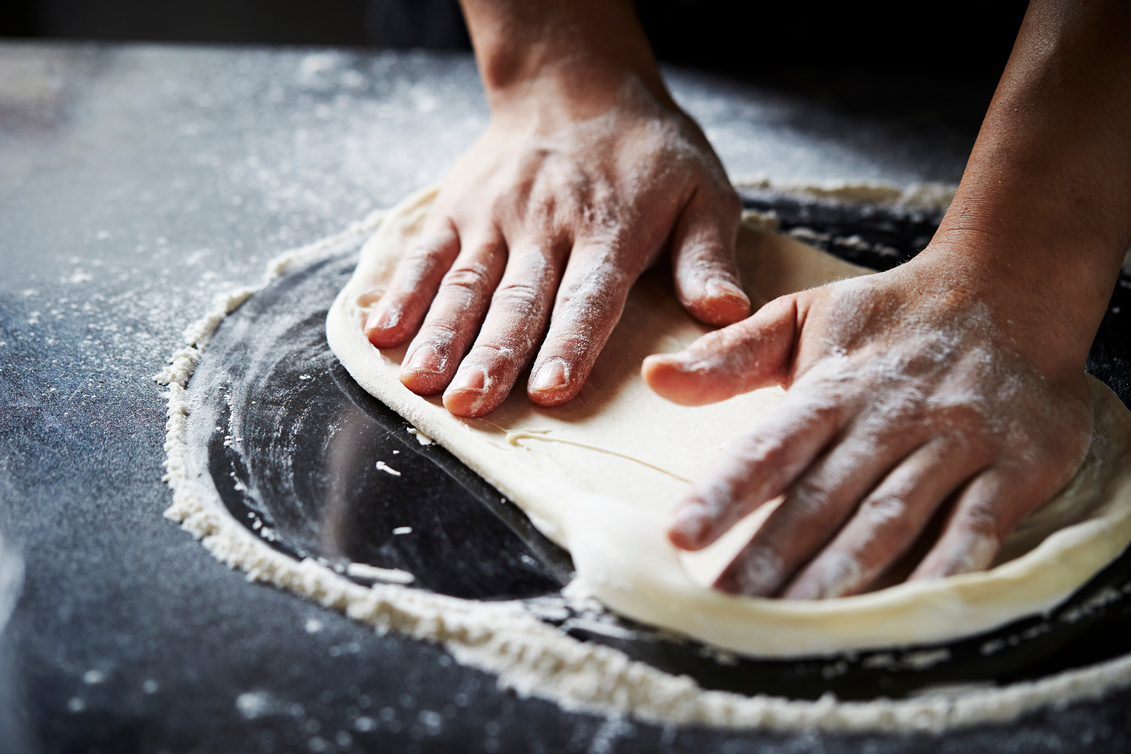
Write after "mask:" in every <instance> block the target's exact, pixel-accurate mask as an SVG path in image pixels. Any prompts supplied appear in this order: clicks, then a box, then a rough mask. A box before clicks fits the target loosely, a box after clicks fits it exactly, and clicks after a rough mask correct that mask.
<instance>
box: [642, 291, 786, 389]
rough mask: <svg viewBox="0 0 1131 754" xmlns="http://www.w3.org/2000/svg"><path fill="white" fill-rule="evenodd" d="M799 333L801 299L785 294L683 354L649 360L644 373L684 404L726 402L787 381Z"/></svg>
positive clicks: (647, 379) (651, 384)
mask: <svg viewBox="0 0 1131 754" xmlns="http://www.w3.org/2000/svg"><path fill="white" fill-rule="evenodd" d="M800 329H801V328H800V317H799V315H798V306H797V297H796V296H783V297H781V298H779V299H776V300H774V301H771V302H770V303H769V304H766V305H765V306H764V307H762V308H761V309H759V310H758V311H757V312H756V313H755V314H754V316H752V317H749V318H748V319H745V320H743V321H742V322H739V323H737V324H734V325H731V326H730V327H726V328H723V329H722V330H716V331H715V332H711V333H707V334H706V335H704V336H703V337H701V338H699V339H698V340H697V341H695V342H694V343H692V344H691V345H690V346H689V347H688V348H686V349H684V350H682V351H679V352H677V353H670V354H655V355H652V356H649V357H648V358H646V359H645V360H644V365H643V366H642V367H641V373H642V375H643V377H644V381H645V382H647V383H648V387H650V388H652V389H653V390H655V391H656V392H657V393H659V394H660V395H662V396H663V397H664V398H667V399H668V400H670V401H673V402H675V403H679V404H682V405H684V406H700V405H703V404H705V403H714V402H716V401H722V400H726V399H727V398H730V397H733V396H735V395H738V394H740V393H745V392H748V391H750V390H754V389H756V388H760V387H767V386H769V385H779V384H782V383H784V382H785V380H786V376H787V374H788V372H789V370H790V367H791V361H792V357H793V353H794V345H795V342H796V339H797V335H798V333H799V332H800Z"/></svg>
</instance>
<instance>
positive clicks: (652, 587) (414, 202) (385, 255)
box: [327, 191, 1131, 657]
mask: <svg viewBox="0 0 1131 754" xmlns="http://www.w3.org/2000/svg"><path fill="white" fill-rule="evenodd" d="M433 195H434V193H433V192H432V191H425V192H422V193H420V194H418V195H417V196H415V197H412V198H410V199H409V200H407V201H406V202H404V203H403V204H402V205H401V206H400V207H398V208H396V209H394V210H393V211H392V212H391V213H390V215H389V216H388V217H387V218H386V220H385V222H384V224H383V225H382V227H381V229H380V230H379V231H378V233H377V234H376V235H375V236H374V238H373V239H372V240H371V241H370V242H369V243H368V244H367V245H366V247H365V249H364V250H363V252H362V254H361V261H360V263H359V265H358V268H357V271H356V272H355V274H354V277H353V278H352V279H351V281H350V283H349V284H348V285H347V286H346V288H345V289H343V291H342V293H341V294H340V295H339V297H338V299H337V301H336V302H335V304H334V307H333V308H332V309H331V312H330V315H329V317H328V320H327V334H328V337H329V342H330V346H331V348H332V349H333V350H334V352H335V354H336V355H337V356H338V357H339V358H340V359H341V361H342V363H343V364H344V365H345V366H346V368H347V369H348V370H349V372H350V374H351V375H352V376H353V377H354V379H356V380H357V382H358V383H359V384H361V385H362V386H363V387H364V388H365V389H366V390H367V391H368V392H370V393H371V394H373V395H375V396H376V397H378V398H379V399H380V400H381V401H383V402H384V403H386V404H387V405H389V406H390V407H392V408H393V409H394V410H396V411H397V412H398V413H400V414H401V415H402V416H404V417H405V418H407V419H408V420H409V421H411V422H412V423H413V424H414V425H415V426H416V427H418V428H419V429H421V430H422V431H424V432H425V433H427V434H428V435H429V436H431V437H433V438H435V439H436V440H437V441H438V442H440V443H441V444H443V445H444V446H445V447H447V448H448V449H449V450H451V451H452V452H453V453H454V454H455V455H456V456H457V457H458V458H460V459H461V460H463V461H464V462H466V463H467V464H468V465H469V466H471V467H472V468H473V469H474V470H475V471H476V472H478V473H479V474H481V475H482V476H483V477H484V478H485V479H486V480H487V481H488V482H490V483H491V484H493V485H494V486H495V487H497V488H498V489H499V490H501V491H502V492H504V493H505V494H506V495H508V496H509V497H510V498H511V499H513V500H514V501H515V502H516V503H518V504H519V505H520V506H521V507H522V508H523V509H524V510H526V511H527V513H528V514H529V516H530V518H531V520H532V521H533V522H534V523H535V525H536V526H538V528H539V529H541V530H542V531H543V532H544V533H545V534H546V535H547V536H549V537H550V538H551V539H552V540H554V541H555V542H557V543H559V544H561V545H562V546H564V547H566V548H567V549H569V550H570V552H571V553H572V555H573V558H574V563H575V564H576V566H577V570H578V574H579V575H580V577H581V578H582V580H583V581H584V582H585V584H586V586H587V587H588V588H589V589H590V590H591V591H592V592H593V593H594V594H595V595H596V596H597V597H598V598H599V599H600V600H601V601H603V602H604V603H605V604H607V605H609V606H610V607H612V608H613V609H615V610H616V611H618V612H621V613H623V614H625V615H628V616H630V617H632V618H634V619H637V620H641V621H644V622H646V623H650V624H654V625H657V626H661V627H664V628H667V629H671V630H674V631H677V632H679V633H682V634H685V635H687V636H690V637H693V638H696V639H699V640H701V641H704V642H706V643H708V644H710V645H713V646H716V647H720V648H722V649H726V650H730V651H735V652H738V653H741V654H744V655H750V656H761V657H771V656H785V657H788V656H805V655H822V654H830V653H835V652H841V651H849V650H861V649H874V648H883V647H899V646H905V645H911V644H923V643H931V642H940V641H947V640H950V639H954V638H957V637H962V636H968V635H972V634H976V633H979V632H983V631H986V630H989V629H992V628H995V627H998V626H1001V625H1003V624H1006V623H1008V622H1010V621H1012V620H1015V619H1018V618H1021V617H1023V616H1027V615H1032V614H1037V613H1042V612H1045V611H1048V610H1049V609H1051V608H1052V607H1054V606H1055V605H1057V604H1059V603H1060V602H1062V601H1063V600H1064V599H1065V598H1066V597H1067V596H1068V595H1070V594H1071V593H1072V592H1073V591H1074V590H1075V589H1076V588H1078V587H1079V586H1081V585H1082V584H1084V583H1085V582H1087V581H1088V580H1089V579H1090V578H1091V577H1092V576H1093V575H1094V574H1095V573H1097V572H1098V571H1099V570H1100V569H1102V568H1103V567H1104V566H1105V565H1106V564H1107V563H1109V562H1110V561H1112V560H1113V559H1114V558H1115V557H1116V556H1117V555H1118V554H1119V553H1120V552H1121V551H1122V550H1123V548H1124V547H1125V545H1126V543H1127V541H1128V539H1129V538H1131V468H1128V465H1127V464H1126V463H1124V462H1123V461H1124V459H1126V458H1127V457H1128V448H1129V446H1131V414H1129V413H1128V411H1127V409H1126V408H1125V407H1124V406H1123V405H1122V403H1121V402H1120V401H1119V400H1118V398H1116V397H1115V396H1114V395H1113V394H1112V393H1111V392H1110V391H1109V390H1108V389H1107V388H1105V387H1104V386H1103V385H1102V384H1100V383H1099V382H1098V381H1094V380H1093V381H1092V383H1091V384H1092V392H1093V399H1094V403H1095V411H1096V429H1097V437H1098V438H1099V439H1098V440H1097V441H1096V442H1094V443H1093V446H1092V449H1091V451H1090V452H1089V456H1088V458H1087V460H1086V461H1085V463H1084V465H1083V467H1082V468H1081V471H1080V472H1079V473H1078V474H1077V476H1076V478H1075V479H1074V480H1073V482H1072V483H1071V484H1070V485H1069V487H1068V488H1067V489H1066V490H1065V492H1064V493H1062V495H1061V496H1060V497H1058V498H1056V499H1054V500H1053V501H1051V502H1050V503H1049V504H1048V505H1046V506H1045V507H1043V508H1042V509H1041V510H1040V511H1038V512H1037V513H1035V514H1034V515H1032V516H1031V517H1030V518H1029V519H1027V520H1026V521H1025V522H1023V523H1022V525H1021V526H1020V527H1019V528H1018V530H1017V532H1016V533H1015V534H1014V536H1013V537H1011V538H1010V540H1007V542H1006V543H1005V546H1004V547H1003V553H1008V554H1009V556H1010V557H1012V558H1013V559H1012V560H1009V561H1008V562H1005V563H1003V564H1001V565H998V566H997V567H995V568H993V569H992V570H990V571H989V572H986V573H978V574H968V575H963V576H957V577H952V578H949V579H944V580H939V581H933V582H917V583H913V584H902V585H899V586H895V587H891V588H888V589H884V590H880V591H877V592H873V593H870V594H866V595H860V596H855V597H848V598H842V599H835V600H825V601H819V602H784V601H778V600H767V599H757V598H748V597H735V596H730V595H724V594H721V593H718V592H715V591H713V590H710V589H708V588H706V587H705V586H703V585H701V583H698V581H697V580H696V579H693V578H692V577H691V575H689V570H694V568H693V567H688V566H687V565H686V564H685V562H683V561H684V560H687V559H686V558H684V559H682V560H681V556H680V555H679V554H678V553H677V551H676V550H675V549H674V548H673V547H672V546H671V545H670V544H669V543H668V542H667V539H666V536H665V534H664V527H665V524H666V519H667V512H668V510H669V509H670V507H671V505H673V504H674V503H675V502H676V501H677V500H678V499H679V497H680V495H681V494H682V492H683V491H684V490H685V489H686V486H687V484H688V483H689V481H690V480H691V479H693V478H695V477H697V476H699V475H700V474H701V473H703V471H704V470H705V469H706V468H707V467H708V466H709V465H710V462H711V460H712V459H713V458H714V457H715V456H716V455H717V454H718V453H720V452H721V451H722V449H723V448H724V447H725V446H726V445H727V443H728V442H730V441H731V440H733V439H735V438H736V437H738V436H739V435H740V434H742V433H744V432H745V431H746V430H748V429H749V427H750V426H752V425H753V424H754V422H755V421H756V417H757V416H759V415H760V414H761V413H763V412H764V411H765V410H767V409H768V408H769V407H772V406H773V405H774V404H775V403H776V402H777V401H778V400H780V398H781V396H782V391H780V390H779V389H776V388H774V389H766V390H759V391H755V392H752V393H749V394H747V395H743V396H738V397H736V398H732V399H730V400H728V401H725V402H722V403H718V404H714V405H711V406H705V407H694V408H689V407H680V406H676V405H674V404H670V403H668V402H667V401H664V400H663V399H661V398H659V397H658V396H656V395H654V394H653V393H651V391H649V390H648V388H647V387H646V386H645V385H644V384H643V382H642V381H641V379H640V377H639V365H640V362H641V361H642V360H643V358H644V356H646V355H648V354H651V353H657V352H667V351H674V350H678V349H680V348H682V347H684V346H686V345H687V344H688V343H690V342H691V341H693V340H694V339H695V338H697V337H698V336H699V335H701V334H702V333H703V332H704V331H705V330H704V329H703V327H702V326H700V325H699V324H697V323H696V322H694V321H693V320H692V319H691V318H690V317H689V316H687V315H686V314H685V313H684V312H683V311H682V309H681V308H680V307H679V305H678V303H677V302H676V301H675V299H674V297H673V296H672V295H671V293H670V291H669V290H667V289H666V287H665V285H664V284H663V281H662V277H661V276H659V275H649V276H646V277H645V278H643V279H642V280H641V281H640V282H639V283H638V284H637V286H636V287H635V288H634V289H633V292H632V295H631V296H630V299H629V302H628V304H627V306H626V307H625V312H624V315H623V316H622V319H621V323H620V325H619V326H618V327H617V329H616V331H615V332H614V333H613V336H612V338H611V339H610V342H609V344H608V346H607V347H606V348H605V350H604V352H603V354H602V356H601V358H600V359H599V360H598V362H597V365H596V367H595V368H594V371H593V373H592V375H591V377H590V379H589V382H588V383H587V384H586V387H585V388H584V389H583V390H582V392H581V394H580V395H579V396H578V398H577V399H576V400H575V401H573V402H571V403H570V404H568V405H566V406H563V407H558V408H554V409H543V408H539V407H536V406H534V405H533V404H531V403H530V402H529V401H528V400H527V399H526V397H525V395H523V393H522V391H521V390H519V391H516V392H515V394H513V395H512V396H511V398H509V399H508V401H507V402H506V403H505V404H504V405H503V406H502V407H501V408H500V409H498V410H497V411H495V412H493V413H492V414H490V415H489V416H487V417H485V418H483V419H476V420H463V419H457V418H455V417H452V416H451V415H450V414H448V413H447V411H446V410H444V408H443V406H442V404H441V403H440V401H439V399H438V398H430V399H426V398H421V397H419V396H416V395H414V394H412V393H411V392H410V391H408V390H407V389H406V388H404V387H403V386H402V385H401V384H400V382H399V380H398V378H397V375H398V370H399V363H400V359H401V357H402V356H403V352H404V349H403V348H399V349H386V350H385V351H378V350H377V349H375V348H373V347H372V346H371V345H370V344H369V343H368V341H367V340H366V339H365V337H364V334H363V333H362V329H361V327H362V326H361V323H362V321H363V316H364V310H363V308H362V307H361V305H359V301H360V302H372V301H373V300H374V299H375V297H374V295H373V294H374V292H375V291H376V292H379V291H380V290H381V288H382V286H383V284H384V281H387V280H388V279H389V277H390V276H391V274H392V271H393V269H394V267H395V264H396V261H397V259H398V258H399V256H400V254H401V253H403V252H404V251H405V250H407V248H408V247H409V245H410V244H411V243H412V239H413V237H414V234H415V233H416V232H417V231H418V229H419V227H420V224H421V222H422V220H423V218H424V216H425V213H426V212H427V208H428V206H429V203H430V201H431V198H432V196H433ZM739 257H740V260H739V261H740V265H741V266H742V268H743V279H744V280H745V281H747V285H748V286H749V292H750V293H751V294H752V295H751V298H752V300H755V301H761V302H764V301H767V300H770V299H772V298H774V297H776V296H778V295H781V294H783V293H787V292H791V291H795V290H800V289H802V288H807V287H812V286H814V285H820V284H822V283H825V282H829V281H831V280H834V279H837V278H840V277H845V276H849V275H854V274H862V273H863V272H865V271H864V270H862V269H861V268H856V267H853V266H851V265H848V264H846V263H844V262H842V261H840V260H837V259H835V258H833V257H831V256H828V255H825V254H823V253H821V252H819V251H817V250H815V249H812V248H811V247H808V246H806V245H804V244H802V243H800V242H798V241H796V240H793V239H788V238H784V237H781V236H776V235H774V234H772V233H769V232H766V231H762V230H757V229H756V228H754V227H752V226H750V225H747V226H744V229H743V232H742V234H741V236H740V243H739ZM1066 524H1067V525H1066ZM731 544H732V545H733V543H731ZM1029 548H1033V549H1029ZM714 555H715V558H716V560H719V559H720V558H724V557H725V553H718V552H716V553H714ZM707 557H710V553H709V554H708V556H707ZM719 562H721V561H719ZM700 567H705V568H708V567H710V566H702V564H700ZM716 567H717V565H716Z"/></svg>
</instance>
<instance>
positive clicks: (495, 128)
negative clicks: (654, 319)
mask: <svg viewBox="0 0 1131 754" xmlns="http://www.w3.org/2000/svg"><path fill="white" fill-rule="evenodd" d="M594 81H595V82H596V83H594V84H593V85H592V87H591V88H585V87H583V88H582V91H581V92H580V93H579V92H578V90H577V88H576V87H573V86H568V87H564V88H563V86H562V83H561V81H559V80H556V79H551V80H539V81H537V82H534V83H529V84H526V85H524V87H523V90H522V92H521V94H518V95H515V96H513V97H501V98H496V101H495V102H494V103H493V114H492V120H491V124H490V126H489V128H488V130H487V132H486V133H485V134H484V136H483V137H482V138H481V139H480V140H479V141H478V142H477V143H476V144H475V145H474V146H473V147H472V148H471V150H470V151H469V152H468V153H467V154H466V155H465V156H464V157H463V159H462V160H461V161H460V162H459V164H458V165H457V166H456V168H455V169H454V171H453V172H452V174H451V175H450V176H449V178H448V180H447V181H446V183H445V185H444V188H443V191H442V192H441V194H440V196H439V197H438V199H437V202H436V206H435V209H434V210H433V211H432V212H431V214H430V217H429V220H428V223H427V227H426V229H425V232H424V234H423V240H422V241H421V243H420V244H419V245H418V246H417V247H416V248H415V249H413V250H411V251H410V252H409V253H408V254H407V255H406V256H405V258H404V259H403V261H402V262H401V263H400V265H399V266H398V268H397V271H396V274H395V276H394V279H393V281H392V283H391V286H390V288H389V290H388V291H387V292H386V293H385V294H384V296H383V297H382V298H381V300H380V301H379V303H378V305H377V306H376V307H375V309H374V310H373V311H372V312H371V313H370V315H369V318H368V320H367V323H366V334H367V336H368V338H369V340H370V342H372V343H373V344H374V345H376V346H378V347H392V346H397V345H400V344H402V343H404V342H406V341H408V340H409V339H410V338H411V339H412V340H411V344H410V345H409V347H408V350H407V352H406V355H405V359H404V362H403V366H402V370H401V381H402V382H403V383H404V384H405V385H406V386H407V387H408V388H409V389H411V390H412V391H414V392H416V393H419V394H422V395H431V394H435V393H439V392H441V391H443V395H444V405H445V406H446V407H447V408H448V410H450V411H451V412H452V413H453V414H456V415H459V416H480V415H483V414H486V413H488V412H489V411H491V410H493V409H495V408H496V407H497V406H498V405H499V404H500V403H502V401H503V400H504V399H505V398H506V397H507V395H508V393H509V392H510V391H511V389H512V388H513V387H514V385H515V383H516V381H517V380H518V378H519V376H520V374H521V373H522V371H523V370H524V369H525V368H526V367H527V366H528V365H530V364H531V363H533V369H532V371H531V377H530V380H529V383H528V385H527V387H526V389H527V393H528V395H529V396H530V398H531V400H532V401H534V402H535V403H537V404H539V405H542V406H554V405H558V404H561V403H564V402H566V401H568V400H570V399H571V398H573V397H574V396H575V395H576V394H577V392H578V391H579V390H580V389H581V386H582V385H583V383H584V382H585V379H586V377H587V376H588V374H589V371H590V369H591V368H592V366H593V362H594V361H595V360H596V358H597V355H598V354H599V353H600V351H601V348H602V347H603V346H604V344H605V341H606V339H607V338H608V336H609V333H610V332H611V331H612V329H613V327H614V326H615V325H616V323H617V320H618V319H619V317H620V314H621V311H622V309H623V307H624V302H625V298H626V297H627V295H628V290H629V288H630V287H631V286H632V284H633V283H634V282H635V281H636V279H637V277H638V276H639V275H640V274H641V272H643V271H644V270H645V269H646V268H647V267H648V266H649V265H651V264H652V263H653V261H655V259H656V257H657V256H658V255H659V254H660V252H661V250H663V249H664V248H665V246H668V245H670V248H671V250H672V260H673V268H674V275H675V282H676V289H677V293H678V295H679V297H680V299H681V301H682V302H683V304H684V305H685V306H686V307H687V308H688V310H689V311H690V312H691V313H692V314H693V315H695V316H696V317H697V318H699V319H700V320H702V321H705V322H707V323H710V324H727V323H731V322H735V321H737V320H739V319H741V318H742V317H745V316H746V315H747V314H748V312H749V302H748V300H747V298H746V296H745V294H744V293H743V292H742V289H741V287H740V286H739V284H738V273H737V269H736V267H735V261H734V245H735V239H736V235H737V230H738V222H739V212H740V202H739V200H738V196H737V194H736V193H735V192H734V190H733V188H731V186H730V183H729V181H728V180H727V178H726V175H725V173H724V171H723V169H722V166H721V165H720V163H719V161H718V158H717V157H716V156H715V154H714V152H713V151H712V150H711V147H710V146H709V144H708V143H707V140H706V138H705V137H704V136H703V134H702V132H701V131H700V130H699V128H698V127H697V126H696V125H695V124H694V123H693V122H692V121H691V120H690V119H689V118H688V117H687V116H686V115H684V114H683V112H682V111H680V110H679V108H678V107H676V106H675V104H674V103H672V102H671V100H670V99H669V98H668V97H667V96H666V93H665V92H662V91H661V92H655V91H652V90H651V89H650V88H649V87H647V86H645V85H644V84H643V83H642V82H641V81H640V79H638V78H637V77H634V76H631V75H625V76H622V77H618V78H616V79H615V82H606V81H601V80H600V77H599V76H595V77H594ZM418 328H419V330H418Z"/></svg>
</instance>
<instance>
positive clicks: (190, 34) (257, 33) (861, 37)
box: [0, 0, 1026, 77]
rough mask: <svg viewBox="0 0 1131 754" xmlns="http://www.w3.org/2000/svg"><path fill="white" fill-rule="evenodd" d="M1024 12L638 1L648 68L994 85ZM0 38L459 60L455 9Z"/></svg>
mask: <svg viewBox="0 0 1131 754" xmlns="http://www.w3.org/2000/svg"><path fill="white" fill-rule="evenodd" d="M1025 5H1026V3H1025V2H1023V1H1021V0H1001V1H1000V2H998V1H993V2H985V0H982V2H969V1H965V2H963V1H961V0H958V1H955V2H947V3H932V4H930V5H929V6H927V8H928V9H927V10H924V7H923V5H922V4H919V3H909V2H901V3H891V2H872V3H869V2H863V3H859V2H835V3H834V2H784V3H783V2H778V3H769V2H763V3H757V2H722V1H721V0H638V2H637V3H636V6H637V9H638V12H639V14H640V17H641V20H642V22H643V23H644V26H645V28H646V29H647V31H648V34H649V37H650V38H651V40H652V42H653V45H654V46H655V48H656V51H657V54H658V55H659V57H660V58H661V59H662V60H664V61H666V62H673V63H680V64H684V65H694V66H696V67H701V68H706V69H712V70H715V71H716V72H723V71H725V72H728V73H731V74H733V75H739V76H741V75H743V74H745V73H749V72H751V71H753V70H756V69H764V68H766V67H788V68H793V69H797V68H806V67H814V68H830V67H832V68H841V69H867V68H883V69H889V70H890V69H899V70H906V71H908V72H919V73H932V74H948V75H979V76H985V75H991V76H994V77H996V76H997V75H998V74H1000V72H1001V69H1002V66H1003V65H1004V62H1005V60H1006V58H1007V57H1008V55H1009V50H1010V48H1011V46H1012V43H1013V39H1014V37H1015V36H1016V33H1017V28H1018V26H1019V24H1020V21H1021V17H1022V15H1023V14H1024V9H1025ZM0 37H10V38H12V37H15V38H54V39H73V40H103V41H126V40H129V41H154V42H187V43H221V44H264V45H333V46H365V47H380V48H393V49H404V48H412V47H426V48H431V49H449V50H450V49H470V45H469V44H468V40H467V33H466V30H465V28H464V26H463V21H462V18H461V16H460V12H459V8H458V5H457V3H456V0H401V1H400V2H391V1H390V0H193V1H192V2H170V1H169V0H98V1H97V2H92V0H4V2H3V3H0Z"/></svg>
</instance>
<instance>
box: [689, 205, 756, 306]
mask: <svg viewBox="0 0 1131 754" xmlns="http://www.w3.org/2000/svg"><path fill="white" fill-rule="evenodd" d="M741 216H742V202H741V200H740V199H739V198H738V194H736V193H734V192H733V191H729V192H725V193H724V192H718V191H707V190H699V191H696V192H695V194H694V195H692V197H691V199H690V201H688V202H687V205H686V206H685V207H684V208H683V212H682V214H681V215H680V218H679V221H678V222H677V223H676V227H675V230H674V231H673V232H672V239H671V249H672V272H673V274H674V277H675V291H676V295H677V296H678V297H679V300H680V302H681V303H682V304H683V305H684V307H685V308H686V309H687V310H688V311H689V312H691V314H692V316H694V317H695V318H696V319H698V320H700V321H701V322H706V323H707V324H709V325H729V324H731V323H733V322H737V321H739V320H740V319H743V318H744V317H747V316H749V314H750V299H749V298H748V297H747V295H746V293H745V292H743V290H742V282H741V280H740V278H739V274H738V263H737V262H736V261H735V256H734V255H735V245H736V243H737V240H738V225H739V222H740V221H741Z"/></svg>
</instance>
